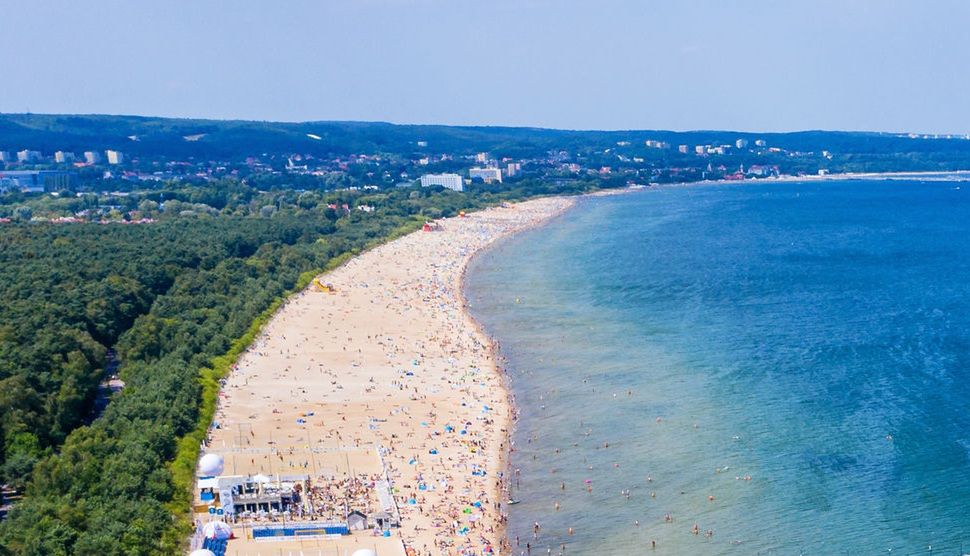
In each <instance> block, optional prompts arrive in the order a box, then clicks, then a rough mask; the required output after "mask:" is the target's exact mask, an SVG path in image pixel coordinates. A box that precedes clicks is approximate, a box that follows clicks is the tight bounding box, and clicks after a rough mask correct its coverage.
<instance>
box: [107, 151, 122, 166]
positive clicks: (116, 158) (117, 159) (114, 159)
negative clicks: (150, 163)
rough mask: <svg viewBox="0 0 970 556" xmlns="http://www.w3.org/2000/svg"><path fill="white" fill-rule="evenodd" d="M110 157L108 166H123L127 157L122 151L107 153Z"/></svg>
mask: <svg viewBox="0 0 970 556" xmlns="http://www.w3.org/2000/svg"><path fill="white" fill-rule="evenodd" d="M104 154H106V155H108V164H121V163H123V162H124V161H125V155H124V154H123V153H121V151H105V152H104Z"/></svg>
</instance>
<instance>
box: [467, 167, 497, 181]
mask: <svg viewBox="0 0 970 556" xmlns="http://www.w3.org/2000/svg"><path fill="white" fill-rule="evenodd" d="M468 177H470V178H471V179H475V178H479V179H480V180H482V181H484V182H485V183H492V182H493V181H497V182H499V183H502V171H501V170H499V169H498V168H472V169H470V170H468Z"/></svg>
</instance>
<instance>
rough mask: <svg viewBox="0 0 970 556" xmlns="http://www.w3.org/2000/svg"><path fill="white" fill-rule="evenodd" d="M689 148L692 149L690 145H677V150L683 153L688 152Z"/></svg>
mask: <svg viewBox="0 0 970 556" xmlns="http://www.w3.org/2000/svg"><path fill="white" fill-rule="evenodd" d="M689 149H690V147H688V146H687V145H680V146H679V147H677V151H678V152H681V153H683V154H687V151H688V150H689Z"/></svg>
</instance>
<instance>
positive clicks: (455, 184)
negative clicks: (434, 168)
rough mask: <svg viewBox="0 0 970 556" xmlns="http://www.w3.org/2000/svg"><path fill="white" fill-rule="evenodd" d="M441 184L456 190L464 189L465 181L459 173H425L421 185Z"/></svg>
mask: <svg viewBox="0 0 970 556" xmlns="http://www.w3.org/2000/svg"><path fill="white" fill-rule="evenodd" d="M432 185H440V186H441V187H445V188H447V189H451V190H454V191H464V190H465V182H464V181H463V180H462V179H461V176H459V175H458V174H425V175H423V176H421V187H430V186H432Z"/></svg>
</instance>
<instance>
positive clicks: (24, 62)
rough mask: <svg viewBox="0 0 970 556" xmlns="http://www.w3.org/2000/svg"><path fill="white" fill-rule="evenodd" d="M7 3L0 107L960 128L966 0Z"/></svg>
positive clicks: (624, 124)
mask: <svg viewBox="0 0 970 556" xmlns="http://www.w3.org/2000/svg"><path fill="white" fill-rule="evenodd" d="M226 6H227V5H226V4H222V3H218V2H188V1H184V0H179V1H175V2H170V3H166V4H165V5H164V6H161V5H146V4H134V3H127V2H123V1H120V0H109V1H103V2H94V1H87V2H83V1H82V2H69V1H67V0H50V1H45V2H36V3H29V4H28V3H23V4H18V5H12V6H7V7H5V9H4V22H5V24H6V25H5V32H4V33H3V34H2V35H0V48H2V49H3V50H4V51H5V52H7V53H8V55H7V57H6V63H5V69H4V73H3V75H4V79H5V81H6V82H7V83H8V84H9V86H8V87H6V88H5V89H4V91H3V93H2V94H0V112H6V113H23V112H30V113H37V114H41V113H43V114H131V115H148V117H152V116H157V117H175V118H200V119H235V120H254V121H279V122H304V121H368V122H388V123H397V124H416V125H459V126H464V125H472V126H490V127H538V128H549V129H565V130H594V131H595V130H602V131H625V130H631V131H632V130H671V131H693V130H731V131H741V132H765V133H769V132H785V131H807V130H831V131H873V132H889V133H907V132H915V133H928V134H964V133H967V132H970V105H967V104H966V103H965V102H964V101H963V99H962V91H964V90H966V89H967V87H968V85H970V77H968V76H966V74H965V72H961V71H959V69H960V68H961V67H962V66H963V63H964V55H963V53H964V52H966V51H967V49H968V47H970V36H967V35H966V33H963V32H962V31H961V30H960V27H961V24H962V23H964V22H967V21H970V4H967V3H963V2H958V1H954V0H945V1H940V2H933V3H929V4H927V3H917V2H893V3H887V2H881V1H877V0H860V1H858V2H852V3H850V4H848V5H846V4H844V3H840V2H837V1H836V0H821V1H819V2H813V3H780V2H773V1H769V0H759V1H750V2H744V3H743V4H741V5H727V4H723V3H719V2H714V1H708V0H698V1H695V2H689V3H683V4H681V3H677V4H671V3H664V2H649V3H642V2H637V1H633V0H609V1H605V2H597V3H595V4H586V3H579V2H552V1H547V0H523V1H518V2H511V1H497V2H490V3H482V2H469V1H455V2H444V1H439V0H360V1H356V2H350V1H333V2H327V3H323V4H318V3H315V2H311V1H308V0H303V1H296V2H293V3H290V4H287V6H286V7H285V9H282V8H280V7H276V6H268V5H266V4H262V3H259V2H238V3H234V4H232V5H231V7H230V8H227V7H226Z"/></svg>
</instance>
